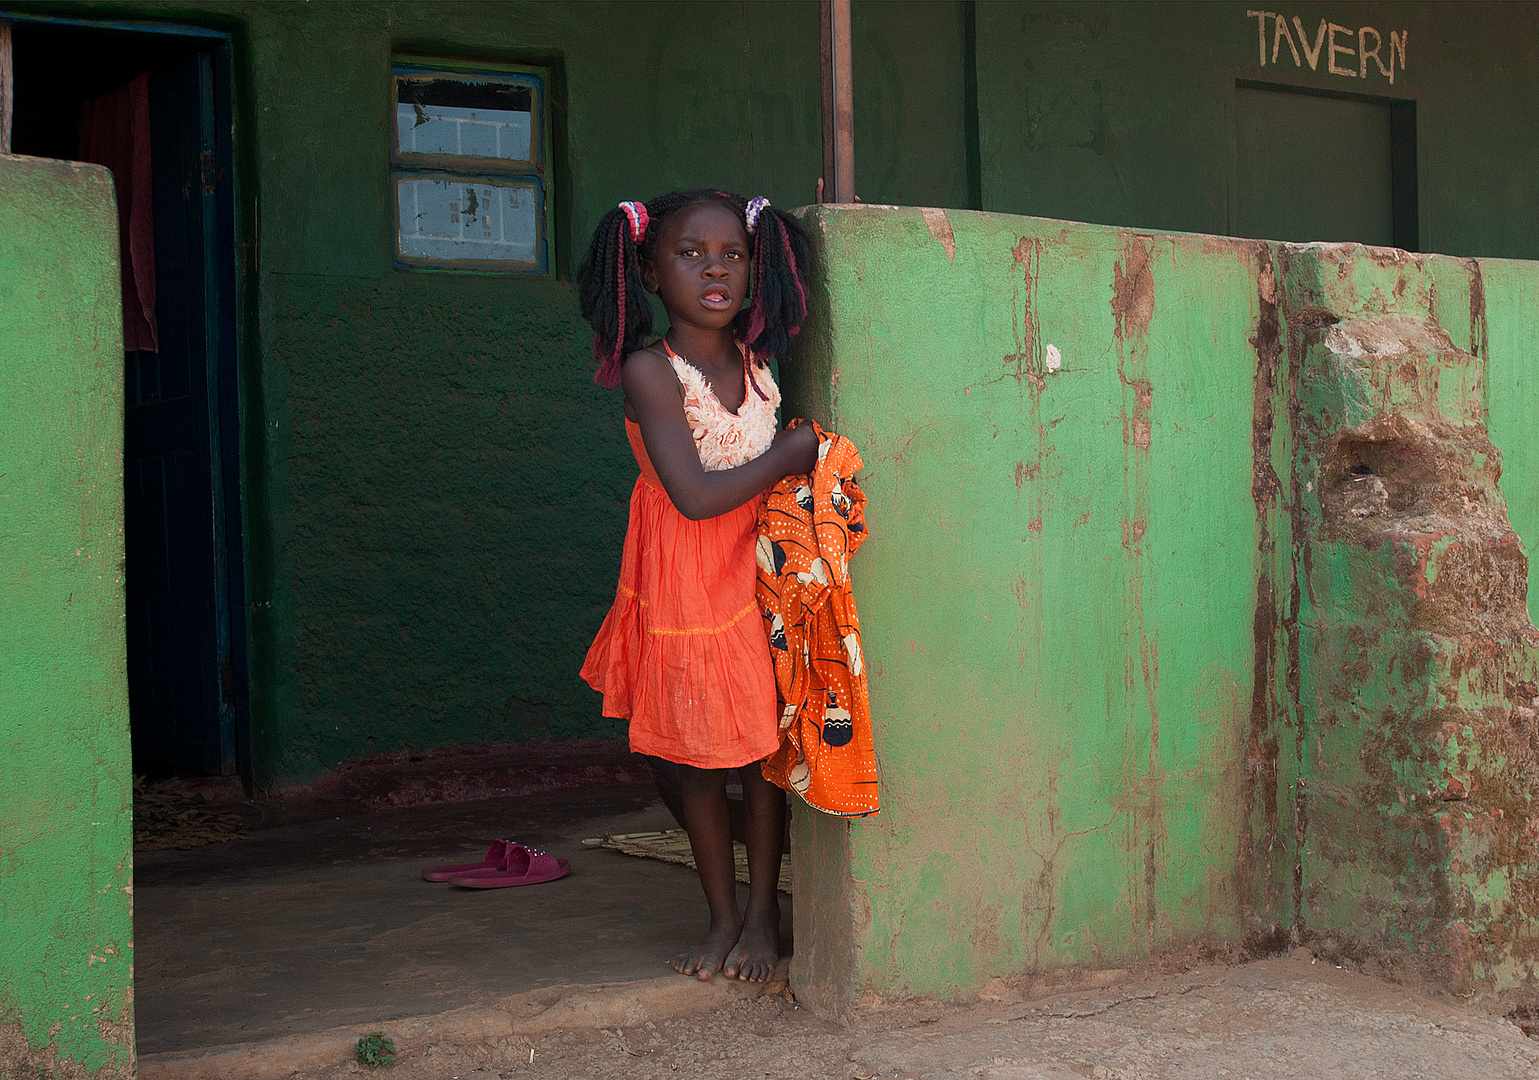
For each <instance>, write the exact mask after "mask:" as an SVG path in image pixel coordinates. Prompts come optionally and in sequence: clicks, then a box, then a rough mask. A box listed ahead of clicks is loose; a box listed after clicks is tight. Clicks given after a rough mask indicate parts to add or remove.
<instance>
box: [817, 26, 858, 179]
mask: <svg viewBox="0 0 1539 1080" xmlns="http://www.w3.org/2000/svg"><path fill="white" fill-rule="evenodd" d="M819 8H820V14H821V16H822V31H823V32H822V54H823V200H824V201H825V202H836V203H852V202H854V201H855V81H854V78H853V72H852V71H851V65H850V0H821V3H820V4H819Z"/></svg>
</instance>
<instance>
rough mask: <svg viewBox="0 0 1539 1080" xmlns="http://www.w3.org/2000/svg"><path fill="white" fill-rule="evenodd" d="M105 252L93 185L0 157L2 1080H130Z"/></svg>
mask: <svg viewBox="0 0 1539 1080" xmlns="http://www.w3.org/2000/svg"><path fill="white" fill-rule="evenodd" d="M61 222H67V226H61ZM117 246H118V231H117V212H116V208H115V206H114V204H113V195H112V183H111V178H110V176H109V174H108V173H107V171H106V170H105V169H100V168H97V167H95V166H76V165H72V164H66V163H64V162H57V161H40V160H38V159H35V158H23V157H0V656H3V657H4V658H5V661H4V664H3V665H0V761H3V764H0V1077H6V1078H8V1080H10V1078H17V1080H19V1078H20V1077H23V1076H25V1077H29V1078H30V1077H34V1076H40V1075H41V1076H46V1075H54V1074H55V1072H57V1073H58V1074H59V1075H64V1074H65V1073H67V1074H68V1075H71V1076H91V1077H103V1078H105V1077H117V1076H121V1077H129V1076H132V1075H133V1069H134V1050H133V1005H132V1001H133V990H132V986H131V983H132V979H133V920H132V911H133V895H132V894H133V885H132V882H133V862H132V843H133V839H132V828H131V824H130V816H129V815H130V802H129V800H130V797H131V794H130V793H131V787H132V781H131V776H130V771H129V749H128V683H127V674H126V671H125V661H124V642H123V603H124V601H123V577H122V573H123V499H122V490H123V481H122V476H123V406H122V401H123V393H122V381H123V352H122V335H123V329H122V319H121V317H120V316H119V314H118V312H119V310H120V309H119V307H118V303H119V300H118V290H119V281H118V277H119V275H118V266H117ZM72 1069H73V1070H74V1071H71V1070H72Z"/></svg>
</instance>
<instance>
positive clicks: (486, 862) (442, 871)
mask: <svg viewBox="0 0 1539 1080" xmlns="http://www.w3.org/2000/svg"><path fill="white" fill-rule="evenodd" d="M518 846H520V845H518V844H512V843H510V842H509V841H507V840H493V841H492V846H491V847H489V848H487V849H486V858H484V859H482V860H481V861H480V862H473V863H457V864H455V865H444V866H429V867H428V868H427V869H425V870H423V871H422V876H423V878H424V879H425V880H427V881H448V880H449V879H450V878H452V877H454V876H455V875H457V874H468V873H470V872H472V871H474V870H496V869H497V868H498V867H500V866H501V865H502V861H503V859H504V858H506V857H507V853H508V848H509V847H518Z"/></svg>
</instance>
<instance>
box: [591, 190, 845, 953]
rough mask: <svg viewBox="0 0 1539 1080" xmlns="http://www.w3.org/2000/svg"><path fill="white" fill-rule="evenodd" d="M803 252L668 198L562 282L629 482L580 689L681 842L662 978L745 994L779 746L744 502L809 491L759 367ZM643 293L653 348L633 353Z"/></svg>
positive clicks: (712, 196) (793, 314)
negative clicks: (743, 863)
mask: <svg viewBox="0 0 1539 1080" xmlns="http://www.w3.org/2000/svg"><path fill="white" fill-rule="evenodd" d="M806 260H807V240H806V237H805V236H804V235H803V233H802V230H801V227H800V226H799V225H798V224H797V222H796V221H795V219H793V218H791V217H789V216H788V215H786V214H783V213H781V212H780V211H779V210H776V209H774V208H772V207H771V206H770V205H769V202H768V200H766V199H763V198H756V199H752V200H750V201H747V202H745V201H744V200H743V199H741V198H740V197H738V196H736V195H731V194H728V193H727V192H723V191H687V192H676V193H674V194H671V195H664V196H662V197H660V198H657V199H653V200H652V201H651V202H648V203H636V202H626V203H621V204H620V205H619V207H617V208H616V209H614V210H611V211H610V212H609V213H608V214H606V215H605V216H604V218H603V220H602V221H600V222H599V226H598V229H597V230H596V231H595V232H594V235H593V243H592V246H591V247H590V248H589V250H588V255H587V257H586V258H585V259H584V260H583V262H582V266H581V267H580V269H579V270H578V285H579V288H580V292H581V301H582V313H583V317H584V318H585V319H587V320H588V322H589V323H591V324H592V326H593V330H594V335H595V337H594V354H595V357H596V358H597V359H598V360H599V361H600V367H599V370H598V374H597V375H596V376H595V379H596V381H598V382H599V383H601V384H602V385H604V386H610V387H612V386H615V385H622V386H624V388H625V432H626V435H627V436H628V437H629V439H630V444H631V450H632V451H633V452H634V453H635V455H636V463H637V464H638V465H639V466H640V468H641V476H640V477H639V478H638V479H637V481H636V487H635V490H634V491H633V492H632V493H631V507H630V523H629V527H628V529H627V531H626V534H625V552H624V555H623V556H622V558H621V563H620V585H619V589H618V590H617V591H616V594H615V602H614V607H613V608H612V609H611V610H610V612H609V615H608V617H607V618H606V619H605V620H604V625H603V627H602V628H601V629H600V630H599V633H598V637H597V639H596V640H595V641H594V642H593V647H592V648H591V649H589V651H588V658H587V661H586V662H585V663H584V664H583V669H582V675H583V678H584V679H586V680H587V681H588V683H589V684H590V685H591V686H593V688H594V689H596V690H598V691H600V692H601V693H602V694H603V695H604V715H605V716H614V717H620V718H626V719H629V720H630V743H631V749H632V750H634V751H636V752H638V753H642V754H652V755H655V756H657V757H661V758H665V759H667V760H668V761H674V762H678V763H679V766H680V768H679V771H680V773H681V779H682V784H683V800H684V825H685V828H686V829H687V830H688V832H689V844H690V848H691V849H692V850H693V851H694V855H695V865H696V866H697V867H698V869H699V873H700V884H701V886H702V887H703V888H704V889H705V898H706V902H707V903H708V904H709V905H710V911H711V925H710V930H709V931H708V932H707V934H706V938H705V941H704V942H703V943H702V944H700V945H698V946H696V947H695V948H693V949H689V950H687V951H685V952H683V953H680V954H679V955H678V956H676V957H674V958H673V960H672V964H673V966H674V968H675V969H676V970H678V971H680V972H682V973H684V974H686V975H697V976H699V977H700V978H701V979H709V978H711V977H712V976H714V975H715V974H716V973H717V972H718V971H721V972H724V973H725V974H726V975H727V976H729V977H732V978H738V979H746V980H749V981H754V982H762V981H765V980H767V979H768V978H769V977H770V974H771V973H772V972H773V971H774V968H775V963H776V961H777V960H778V959H779V947H780V942H779V927H780V901H779V898H778V896H777V894H776V884H777V882H778V881H779V877H780V857H781V842H782V837H783V834H784V828H785V822H784V815H785V798H784V795H783V794H782V792H781V791H780V789H779V788H777V787H775V786H773V785H772V784H770V783H769V782H768V781H767V780H765V779H764V776H763V774H762V773H761V772H760V770H759V766H758V762H760V761H761V760H762V759H764V758H765V757H767V756H768V755H769V754H771V753H772V752H773V751H774V750H775V749H776V748H777V747H778V746H779V744H780V738H779V733H778V713H779V707H778V705H777V703H776V696H775V673H774V668H773V665H772V661H771V659H770V652H769V642H768V639H767V637H766V634H765V631H764V625H763V622H762V621H761V619H760V616H759V610H758V604H757V602H756V601H755V599H754V579H755V564H754V545H755V542H756V540H757V522H758V510H759V502H760V496H761V495H762V493H763V492H764V491H765V490H766V489H767V488H770V487H772V486H773V485H774V484H775V483H776V482H777V481H778V480H780V478H781V477H783V476H788V475H791V474H793V473H805V472H810V471H811V470H812V469H813V467H814V465H815V464H816V458H817V446H818V442H817V436H816V434H815V433H814V431H813V429H812V427H811V425H803V426H801V427H798V428H795V429H793V430H791V431H780V430H778V429H777V428H778V425H777V424H776V422H775V409H776V407H777V406H778V405H779V404H780V391H779V389H778V388H777V387H776V386H775V382H774V380H773V379H772V378H771V377H770V372H769V368H768V366H767V365H766V364H765V362H764V361H765V359H766V358H768V357H770V356H774V357H784V356H785V354H786V351H787V349H788V346H789V345H790V341H791V337H792V336H793V335H794V334H795V333H796V331H797V329H798V328H799V325H800V323H801V320H802V318H803V317H804V316H805V314H806V310H807V301H806V291H805V289H804V288H803V285H802V271H803V267H804V266H805V264H806ZM648 292H652V293H656V294H657V295H658V296H659V297H660V298H661V299H662V302H663V310H664V311H666V312H667V313H668V332H667V333H666V334H665V335H663V337H661V338H659V339H657V340H655V341H652V342H651V343H650V344H649V343H647V338H648V337H649V336H650V332H651V329H652V307H651V304H650V303H649V301H648V299H647V297H646V295H645V294H646V293H648ZM733 768H737V769H740V770H741V771H740V773H739V775H740V776H741V778H742V784H743V803H744V812H745V818H746V825H747V840H748V867H749V877H750V880H751V883H750V885H749V897H748V910H747V911H746V912H744V913H742V914H740V913H739V912H738V907H737V887H736V883H735V875H734V872H733V858H732V835H731V829H730V825H729V821H728V817H727V792H726V780H727V770H728V769H733Z"/></svg>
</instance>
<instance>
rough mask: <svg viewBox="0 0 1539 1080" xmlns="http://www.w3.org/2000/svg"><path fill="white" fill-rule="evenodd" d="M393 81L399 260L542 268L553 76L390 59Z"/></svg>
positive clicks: (546, 260) (546, 251) (546, 262)
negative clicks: (549, 92) (549, 98)
mask: <svg viewBox="0 0 1539 1080" xmlns="http://www.w3.org/2000/svg"><path fill="white" fill-rule="evenodd" d="M391 82H392V84H393V86H394V98H395V126H394V131H395V135H394V138H393V140H392V142H393V152H392V155H391V158H392V162H391V175H390V179H391V186H392V187H393V188H394V192H395V209H396V219H395V226H396V227H395V237H396V242H395V258H396V262H397V263H398V264H399V265H402V266H428V267H444V268H450V269H461V270H502V271H515V272H523V273H535V274H543V273H545V272H546V271H547V269H548V268H549V266H550V234H551V227H550V226H551V220H552V213H551V206H550V199H549V196H548V194H547V188H548V184H547V181H548V175H547V169H548V164H547V163H548V162H549V160H550V153H549V145H550V124H549V122H548V105H547V99H546V87H547V86H548V84H549V79H548V73H547V72H546V71H545V70H543V69H541V68H530V67H515V66H511V65H509V66H491V65H479V66H478V67H477V68H476V70H474V71H471V70H464V69H460V67H459V65H446V64H439V63H434V62H431V61H429V62H413V63H397V64H395V65H393V67H392V79H391Z"/></svg>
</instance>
